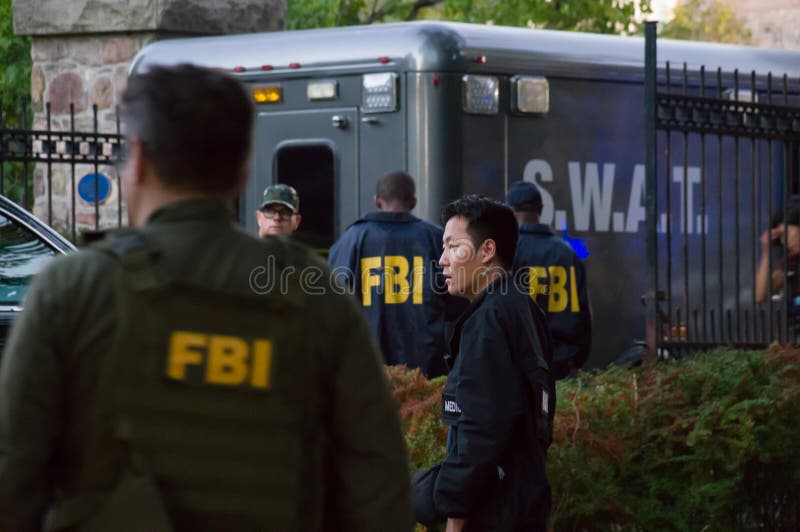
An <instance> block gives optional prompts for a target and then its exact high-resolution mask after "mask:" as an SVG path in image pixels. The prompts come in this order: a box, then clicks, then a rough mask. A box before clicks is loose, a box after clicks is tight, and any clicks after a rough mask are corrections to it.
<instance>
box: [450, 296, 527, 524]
mask: <svg viewBox="0 0 800 532" xmlns="http://www.w3.org/2000/svg"><path fill="white" fill-rule="evenodd" d="M502 321H503V320H502V319H500V317H499V313H498V311H497V310H496V309H491V308H490V309H487V310H486V311H483V312H476V313H475V314H474V315H473V316H471V317H470V319H469V320H468V322H466V323H465V324H464V328H463V329H462V333H461V349H460V351H459V355H458V356H459V359H460V360H457V361H456V368H454V372H455V373H456V375H455V376H456V378H457V383H456V391H455V394H456V402H457V403H458V405H459V408H460V409H461V414H460V416H459V419H458V422H457V423H456V426H455V427H454V430H453V432H452V434H454V435H455V436H454V437H455V439H456V441H455V442H454V443H455V448H454V450H453V451H452V452H450V453H448V455H447V457H446V458H445V460H444V462H443V463H442V467H441V470H440V472H439V476H438V479H437V481H436V487H435V491H434V500H435V505H436V509H437V511H439V512H440V513H441V514H443V515H446V516H448V517H464V516H466V515H467V514H468V513H469V511H470V510H471V509H472V508H474V507H475V501H476V500H477V499H478V497H480V496H481V495H482V494H483V493H484V492H485V490H486V489H487V487H489V485H490V484H491V483H492V482H493V481H494V479H497V478H498V477H497V476H498V465H499V460H500V457H501V455H502V453H503V452H504V451H505V450H506V449H507V447H508V442H509V440H510V438H511V435H512V432H513V430H514V427H515V423H516V421H517V420H518V419H519V416H520V415H521V413H522V412H523V405H522V397H523V393H522V389H521V382H520V378H519V372H518V371H516V370H515V368H514V362H513V359H512V353H511V349H512V346H511V345H509V341H508V336H507V335H506V334H505V332H504V330H503V324H502ZM451 376H453V374H452V373H451Z"/></svg>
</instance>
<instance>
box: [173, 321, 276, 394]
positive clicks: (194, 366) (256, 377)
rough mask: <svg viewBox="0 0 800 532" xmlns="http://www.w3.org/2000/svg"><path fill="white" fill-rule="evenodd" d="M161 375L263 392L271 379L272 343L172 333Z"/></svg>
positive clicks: (192, 333) (258, 340)
mask: <svg viewBox="0 0 800 532" xmlns="http://www.w3.org/2000/svg"><path fill="white" fill-rule="evenodd" d="M164 375H165V376H166V377H167V378H168V379H171V380H175V381H182V382H187V383H193V384H210V385H218V386H233V387H243V388H255V389H260V390H266V389H268V388H269V387H270V379H271V377H272V341H271V340H267V339H264V338H255V339H250V340H247V339H245V338H240V337H238V336H230V335H222V334H209V333H204V332H194V331H172V334H171V335H170V338H169V346H168V348H167V358H166V365H165V368H164Z"/></svg>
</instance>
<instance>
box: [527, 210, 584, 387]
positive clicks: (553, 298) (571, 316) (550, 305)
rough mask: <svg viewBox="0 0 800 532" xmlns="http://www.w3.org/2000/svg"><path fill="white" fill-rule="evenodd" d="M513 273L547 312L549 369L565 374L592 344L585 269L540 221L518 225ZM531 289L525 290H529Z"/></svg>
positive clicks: (580, 363)
mask: <svg viewBox="0 0 800 532" xmlns="http://www.w3.org/2000/svg"><path fill="white" fill-rule="evenodd" d="M514 273H515V277H516V278H518V279H520V280H521V281H522V283H523V284H524V285H525V286H526V287H528V289H529V290H530V287H531V284H533V293H532V295H533V296H535V299H536V302H537V303H538V304H539V307H541V309H542V310H543V311H544V312H545V313H546V314H547V321H548V326H549V328H550V335H551V337H552V340H553V362H554V364H553V366H554V367H553V374H554V375H555V376H556V378H563V377H566V376H567V375H568V374H569V372H570V369H571V368H572V367H575V368H579V367H581V366H582V365H583V364H584V363H585V362H586V359H587V358H589V353H590V351H591V348H592V319H591V313H590V310H589V295H588V289H587V283H586V269H585V267H584V264H583V261H581V260H580V259H579V258H578V256H577V255H576V254H575V252H574V251H573V250H572V248H571V247H569V244H567V243H566V242H564V241H563V240H562V239H561V238H559V237H558V236H556V234H555V233H553V231H552V230H551V229H550V227H548V226H547V225H545V224H538V223H537V224H523V225H522V226H520V228H519V241H518V243H517V253H516V256H515V257H514ZM529 293H530V292H529Z"/></svg>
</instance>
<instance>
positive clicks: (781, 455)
mask: <svg viewBox="0 0 800 532" xmlns="http://www.w3.org/2000/svg"><path fill="white" fill-rule="evenodd" d="M388 372H389V375H390V378H391V380H392V382H393V384H394V389H395V396H396V397H397V399H398V400H399V401H400V403H401V405H402V409H401V416H402V419H403V423H404V429H405V431H406V438H407V442H408V446H409V451H410V453H411V462H412V464H413V467H414V469H415V470H418V469H421V468H422V467H425V466H427V465H429V464H432V463H435V462H437V461H438V460H441V458H442V455H443V453H444V440H445V436H446V429H445V427H443V426H442V425H441V422H440V421H439V415H440V404H439V396H440V394H441V388H442V386H443V383H444V380H443V379H437V380H434V381H430V382H429V381H427V380H425V378H424V377H423V376H422V375H421V374H419V372H418V371H412V372H409V371H407V370H405V369H404V368H390V369H389V370H388ZM553 436H554V438H553V439H554V441H553V445H552V447H551V448H550V452H549V456H548V471H549V475H550V481H551V484H552V487H553V515H552V517H553V526H554V528H555V530H584V529H585V530H608V529H614V530H619V529H624V530H759V529H760V530H800V452H798V451H799V450H800V350H789V349H785V348H781V347H777V346H775V347H773V348H771V349H770V350H769V351H767V352H753V351H724V350H723V351H716V352H713V353H709V354H703V355H697V356H694V357H691V358H689V359H686V360H683V361H677V362H670V363H663V364H658V365H655V366H653V367H650V368H642V369H636V370H629V369H624V368H611V369H609V370H607V371H602V372H600V371H595V372H582V373H580V374H579V375H578V376H577V377H575V378H572V379H569V380H567V381H563V382H559V384H558V408H557V411H556V421H555V428H554V435H553Z"/></svg>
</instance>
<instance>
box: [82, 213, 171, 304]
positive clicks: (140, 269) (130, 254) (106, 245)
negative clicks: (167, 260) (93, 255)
mask: <svg viewBox="0 0 800 532" xmlns="http://www.w3.org/2000/svg"><path fill="white" fill-rule="evenodd" d="M91 248H92V249H96V250H98V251H100V252H102V253H105V254H107V255H109V256H111V257H113V258H115V259H116V260H118V261H119V262H120V264H121V265H122V268H123V271H124V272H125V275H126V277H127V284H128V285H129V287H130V288H132V289H134V290H148V289H152V288H157V287H160V286H163V285H165V284H166V283H167V282H168V280H169V278H168V275H167V274H166V272H165V271H164V269H163V268H161V267H158V265H157V261H156V259H157V258H158V257H159V256H160V255H161V249H160V248H159V247H158V246H157V245H156V244H155V243H153V242H152V241H151V240H150V239H148V238H147V237H146V236H145V235H144V234H142V232H141V231H139V230H136V229H130V228H128V229H120V230H116V231H110V232H108V233H107V234H106V235H105V237H104V238H103V239H102V240H99V241H97V242H96V243H94V244H92V245H91Z"/></svg>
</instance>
